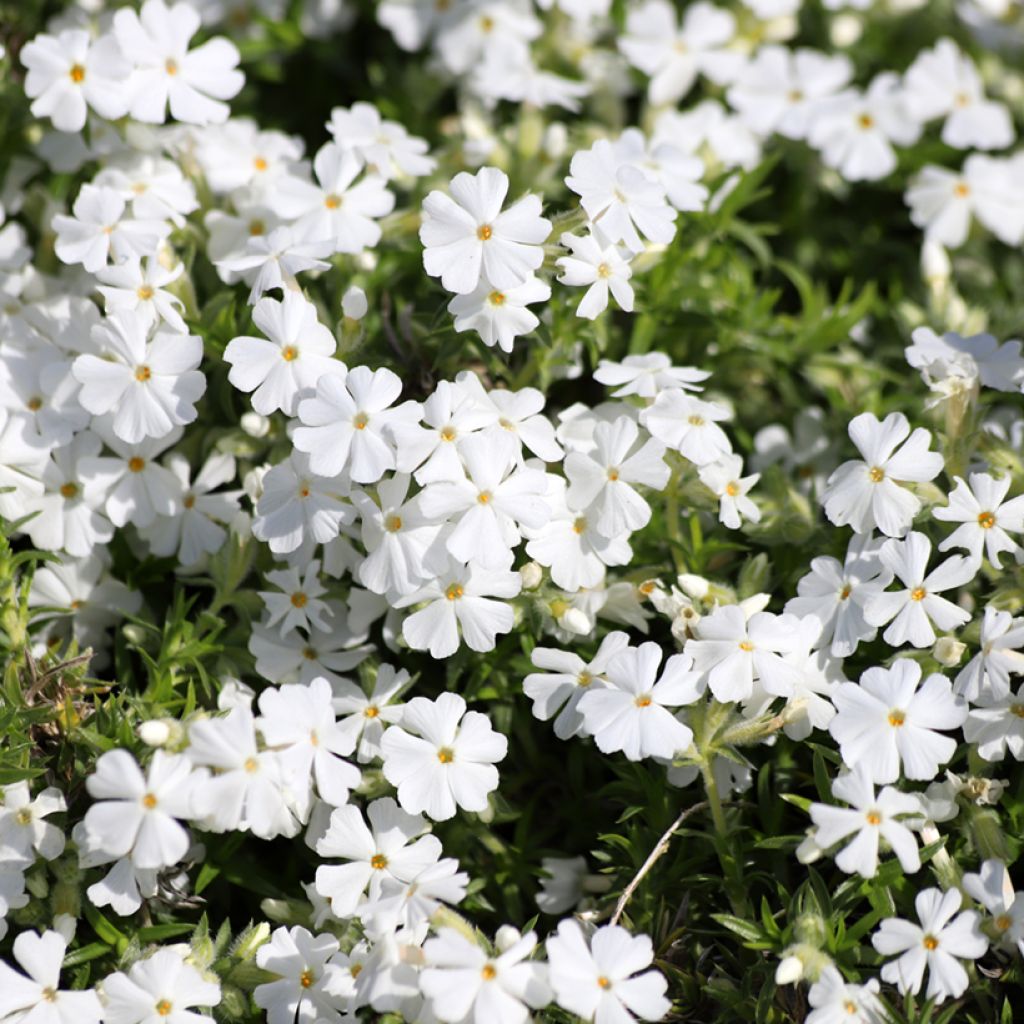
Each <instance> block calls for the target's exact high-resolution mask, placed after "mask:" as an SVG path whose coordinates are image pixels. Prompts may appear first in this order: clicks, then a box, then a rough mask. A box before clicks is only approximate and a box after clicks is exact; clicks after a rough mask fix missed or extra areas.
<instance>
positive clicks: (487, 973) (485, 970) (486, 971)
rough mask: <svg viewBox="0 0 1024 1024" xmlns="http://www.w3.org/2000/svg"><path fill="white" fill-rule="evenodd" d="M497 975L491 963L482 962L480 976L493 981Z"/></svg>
mask: <svg viewBox="0 0 1024 1024" xmlns="http://www.w3.org/2000/svg"><path fill="white" fill-rule="evenodd" d="M497 976H498V972H497V971H496V970H495V969H494V965H493V964H484V965H483V967H482V968H481V969H480V977H481V978H483V979H484V981H494V979H495V978H496V977H497Z"/></svg>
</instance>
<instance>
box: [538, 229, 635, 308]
mask: <svg viewBox="0 0 1024 1024" xmlns="http://www.w3.org/2000/svg"><path fill="white" fill-rule="evenodd" d="M560 241H561V243H562V245H563V246H565V247H566V248H567V249H568V250H569V251H570V252H571V253H572V255H571V256H560V257H559V258H558V259H557V260H556V261H555V265H556V266H557V267H558V268H559V270H561V274H560V275H559V278H558V280H559V281H560V282H561V283H562V284H567V285H570V286H572V287H582V286H586V289H587V290H586V292H585V293H584V295H583V298H582V299H580V304H579V305H578V306H577V307H576V315H577V316H581V317H584V318H585V319H587V320H594V319H596V318H597V316H598V315H599V314H600V313H603V312H604V311H605V309H607V308H608V294H609V292H610V293H611V294H612V295H613V296H614V297H615V301H616V302H617V303H618V304H619V307H620V308H621V309H624V310H625V311H626V312H627V313H631V312H632V311H633V287H632V285H630V284H629V279H630V278H631V277H632V276H633V271H632V270H631V269H630V265H629V255H630V254H629V253H628V252H624V251H623V250H622V249H620V248H619V247H618V246H617V245H615V244H614V243H612V244H608V245H605V244H604V243H603V242H602V241H601V240H600V238H599V237H598V236H597V235H596V234H594V233H591V234H589V235H572V234H568V233H567V234H564V235H562V237H561V239H560Z"/></svg>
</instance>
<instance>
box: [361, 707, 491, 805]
mask: <svg viewBox="0 0 1024 1024" xmlns="http://www.w3.org/2000/svg"><path fill="white" fill-rule="evenodd" d="M381 747H382V750H383V754H384V777H385V778H386V779H387V780H388V782H390V783H391V784H392V785H393V786H396V787H397V788H398V802H399V803H400V804H401V805H402V807H403V808H404V809H405V810H407V811H409V813H411V814H420V813H423V814H426V815H428V816H429V817H431V818H433V819H434V820H435V821H445V820H447V819H448V818H451V817H453V816H454V815H455V811H456V808H459V807H461V808H462V809H463V810H464V811H482V810H485V809H486V807H487V795H488V793H490V792H492V791H493V790H495V789H497V787H498V770H497V768H495V767H494V764H495V762H497V761H500V760H502V758H504V757H505V755H506V753H508V740H506V739H505V737H504V736H502V735H501V733H498V732H495V731H494V730H493V729H492V728H491V723H490V720H489V719H488V718H487V716H486V715H482V714H481V713H480V712H479V711H467V710H466V702H465V701H464V700H463V699H462V698H461V697H460V696H459V695H458V694H455V693H442V694H441V695H440V696H439V697H438V698H437V699H436V700H433V701H430V700H427V698H426V697H415V698H414V699H413V700H411V701H409V703H408V704H406V706H405V711H404V712H403V714H402V724H401V726H392V727H391V728H390V729H388V730H387V731H386V732H385V733H384V738H383V740H382V741H381Z"/></svg>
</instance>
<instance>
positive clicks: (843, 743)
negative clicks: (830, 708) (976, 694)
mask: <svg viewBox="0 0 1024 1024" xmlns="http://www.w3.org/2000/svg"><path fill="white" fill-rule="evenodd" d="M832 703H833V704H835V707H836V716H835V718H833V719H832V721H831V722H830V723H829V727H828V729H829V732H830V733H831V734H832V736H833V737H834V738H835V740H836V742H837V743H838V744H839V751H840V753H841V754H842V757H843V761H845V762H846V764H847V766H848V767H850V768H857V767H858V766H859V765H863V766H864V768H865V770H866V775H867V777H868V778H870V779H871V781H872V782H874V783H876V784H883V783H890V782H895V781H896V780H897V779H898V778H899V777H900V772H901V770H902V773H903V775H904V776H905V777H906V778H908V779H924V780H927V779H934V778H935V775H936V774H937V772H938V770H939V766H940V765H942V764H945V763H946V762H948V761H949V760H950V758H952V756H953V754H954V753H955V751H956V740H955V739H953V737H951V736H943V735H942V732H941V730H948V729H957V728H959V727H960V726H961V725H963V723H964V721H965V719H966V718H967V705H966V704H964V702H963V701H962V700H960V699H958V698H956V697H954V696H953V688H952V686H951V685H950V682H949V680H948V679H946V677H945V676H942V675H939V674H938V673H935V674H933V675H930V676H928V678H927V679H926V680H925V681H924V684H923V685H921V666H920V665H919V664H918V663H917V662H916V661H912V660H911V659H910V658H897V659H896V660H895V661H894V662H893V663H892V665H891V666H890V667H889V668H881V667H875V668H869V669H868V670H867V671H866V672H865V673H864V674H863V675H862V676H861V677H860V682H859V683H842V684H840V685H839V686H838V687H837V688H836V690H835V692H834V693H833V695H832Z"/></svg>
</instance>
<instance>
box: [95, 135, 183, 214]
mask: <svg viewBox="0 0 1024 1024" xmlns="http://www.w3.org/2000/svg"><path fill="white" fill-rule="evenodd" d="M93 180H94V182H95V184H97V185H105V186H107V187H109V188H113V189H116V190H117V191H118V192H120V193H121V196H122V197H123V198H124V199H125V200H126V201H127V202H130V203H131V204H132V213H133V214H134V215H135V216H136V217H139V218H141V219H142V220H146V219H151V220H169V221H170V222H171V223H172V224H173V225H174V226H175V227H179V228H180V227H184V225H185V217H186V216H187V215H188V214H190V213H193V212H195V211H196V210H198V209H199V200H198V199H197V198H196V190H195V186H194V185H193V184H192V182H191V181H190V180H189V179H188V178H186V177H185V175H184V173H183V172H182V169H181V167H180V166H179V165H178V164H177V163H175V162H174V161H173V160H168V159H165V158H163V157H159V156H154V155H152V154H149V153H145V152H143V153H134V154H125V155H124V156H115V157H114V159H113V160H112V161H111V162H110V163H108V164H107V165H106V166H105V167H104V168H103V169H102V170H101V171H100V172H99V174H97V175H96V177H95V179H93Z"/></svg>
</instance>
